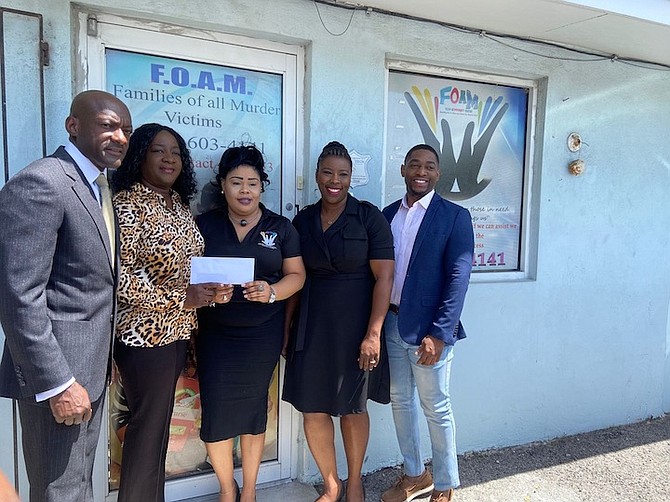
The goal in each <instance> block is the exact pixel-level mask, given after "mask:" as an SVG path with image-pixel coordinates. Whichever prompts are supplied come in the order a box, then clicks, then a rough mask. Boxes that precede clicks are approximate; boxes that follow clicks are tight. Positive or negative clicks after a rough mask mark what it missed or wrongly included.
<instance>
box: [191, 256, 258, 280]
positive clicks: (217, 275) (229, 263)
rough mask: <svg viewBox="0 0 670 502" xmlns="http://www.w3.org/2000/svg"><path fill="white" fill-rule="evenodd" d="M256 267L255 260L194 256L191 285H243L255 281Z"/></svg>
mask: <svg viewBox="0 0 670 502" xmlns="http://www.w3.org/2000/svg"><path fill="white" fill-rule="evenodd" d="M254 265H255V260H254V259H253V258H232V257H216V258H215V257H209V256H194V257H193V258H191V284H201V283H203V282H218V283H220V284H243V283H245V282H249V281H253V280H254Z"/></svg>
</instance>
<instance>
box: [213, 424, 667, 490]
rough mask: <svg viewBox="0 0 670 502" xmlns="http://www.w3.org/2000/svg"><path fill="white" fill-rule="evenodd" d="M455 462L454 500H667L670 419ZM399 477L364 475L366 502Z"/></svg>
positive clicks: (294, 486)
mask: <svg viewBox="0 0 670 502" xmlns="http://www.w3.org/2000/svg"><path fill="white" fill-rule="evenodd" d="M459 461H460V473H461V488H459V489H458V490H457V491H456V494H455V497H454V500H455V502H503V501H505V502H605V501H612V502H666V501H670V415H666V416H665V417H662V418H658V419H652V420H646V421H644V422H638V423H635V424H630V425H625V426H621V427H612V428H609V429H602V430H598V431H593V432H588V433H585V434H579V435H576V436H568V437H564V438H559V439H555V440H552V441H547V442H541V443H533V444H529V445H524V446H516V447H511V448H503V449H499V450H489V451H485V452H478V453H469V454H465V455H462V456H459ZM399 476H400V469H399V468H388V469H382V470H381V471H378V472H374V473H371V474H368V475H367V476H365V479H364V484H365V488H366V491H367V500H368V501H375V502H376V501H378V500H380V496H381V494H382V493H383V492H384V491H385V490H386V489H387V488H389V487H390V486H392V485H393V483H394V482H395V480H396V479H398V477H399ZM317 489H318V486H317V487H316V488H315V487H313V486H311V485H305V484H302V483H298V482H293V483H288V484H285V485H281V486H275V487H271V488H265V489H263V490H260V491H259V492H258V502H270V501H282V502H283V501H287V502H293V501H295V502H302V501H306V502H311V501H313V500H315V499H316V498H317V497H318V492H317ZM200 500H201V501H202V502H204V501H212V500H216V499H215V498H208V499H200ZM415 500H416V501H417V502H428V500H429V499H428V498H427V497H426V498H420V499H415Z"/></svg>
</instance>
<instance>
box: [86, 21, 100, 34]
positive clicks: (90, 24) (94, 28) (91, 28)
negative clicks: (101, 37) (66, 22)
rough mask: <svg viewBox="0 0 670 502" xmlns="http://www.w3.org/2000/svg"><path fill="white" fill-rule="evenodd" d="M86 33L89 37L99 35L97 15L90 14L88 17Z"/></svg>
mask: <svg viewBox="0 0 670 502" xmlns="http://www.w3.org/2000/svg"><path fill="white" fill-rule="evenodd" d="M86 34H87V35H88V36H89V37H97V36H98V18H96V17H95V16H88V17H87V18H86Z"/></svg>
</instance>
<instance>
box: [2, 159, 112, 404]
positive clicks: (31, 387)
mask: <svg viewBox="0 0 670 502" xmlns="http://www.w3.org/2000/svg"><path fill="white" fill-rule="evenodd" d="M0 222H2V231H0V322H1V323H2V329H3V330H4V332H5V337H6V340H5V347H4V352H3V356H2V362H1V363H0V396H4V397H12V398H25V397H29V396H33V395H35V394H37V393H39V392H44V391H46V390H49V389H53V388H55V387H57V386H59V385H61V384H63V383H65V382H67V381H68V380H69V379H70V378H71V377H73V376H74V378H75V379H76V380H77V382H78V383H79V384H81V385H82V386H83V387H84V388H86V390H87V391H88V393H89V397H90V399H91V401H94V400H97V399H98V398H99V397H100V396H101V395H102V393H103V391H104V389H105V383H106V379H107V378H106V375H107V371H108V365H109V361H110V350H111V341H112V323H113V305H114V286H115V274H114V270H113V268H112V262H111V254H110V253H111V252H115V251H114V250H110V245H109V238H108V236H107V231H106V228H105V222H104V219H103V217H102V211H101V209H100V206H99V204H98V202H97V201H96V199H95V197H94V195H93V193H92V191H91V188H90V185H89V184H88V183H87V182H86V180H85V179H84V178H83V175H82V174H81V172H80V171H79V169H78V168H77V166H76V164H75V163H74V161H73V160H72V158H71V157H70V156H69V155H68V154H67V152H65V149H64V148H63V147H61V148H59V149H58V150H57V151H56V152H55V153H54V154H53V155H51V156H50V157H46V158H44V159H40V160H38V161H35V162H33V163H32V164H30V165H29V166H27V167H26V168H24V169H23V170H21V171H20V172H19V173H18V174H16V175H15V176H13V177H12V178H11V179H10V180H9V181H8V182H7V184H6V185H5V186H4V187H3V189H2V191H0ZM117 241H118V239H117Z"/></svg>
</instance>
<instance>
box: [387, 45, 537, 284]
mask: <svg viewBox="0 0 670 502" xmlns="http://www.w3.org/2000/svg"><path fill="white" fill-rule="evenodd" d="M391 71H402V72H409V73H418V74H425V75H432V76H438V77H445V78H455V79H460V80H474V81H478V82H484V83H491V84H501V85H508V86H515V87H525V88H527V89H528V110H527V118H526V125H527V130H526V148H525V153H524V167H525V169H524V176H523V191H522V203H521V208H522V211H521V220H520V221H521V231H520V234H519V237H520V238H519V241H520V242H519V246H520V248H519V249H520V252H519V270H513V271H500V272H486V273H479V274H478V273H473V274H472V275H471V276H470V282H472V283H489V282H518V281H528V280H533V279H534V278H535V269H536V267H535V264H536V255H537V249H536V248H537V245H536V244H535V245H531V243H533V242H535V243H536V242H537V239H533V236H534V235H535V232H536V230H535V228H536V225H535V224H534V221H533V218H532V208H533V200H532V195H533V180H534V171H535V163H534V159H535V157H534V150H535V149H534V145H535V141H536V121H537V117H536V115H537V106H538V89H539V85H540V84H539V81H538V80H533V79H526V78H519V77H513V76H506V75H498V74H493V73H484V72H475V71H470V70H463V69H458V68H450V67H446V66H438V65H431V64H425V63H417V62H412V61H407V60H401V59H395V58H388V59H387V60H386V83H385V84H386V85H385V92H386V96H385V101H386V102H388V88H389V75H390V72H391ZM384 123H385V130H386V129H387V128H388V118H387V117H385V118H384ZM384 151H386V134H384ZM387 161H388V159H387V158H386V156H384V165H383V172H384V173H386V170H387V169H388V168H389V166H387ZM390 167H391V168H392V169H394V168H396V167H397V166H390ZM384 189H385V188H384V186H383V184H382V199H383V191H384Z"/></svg>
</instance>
